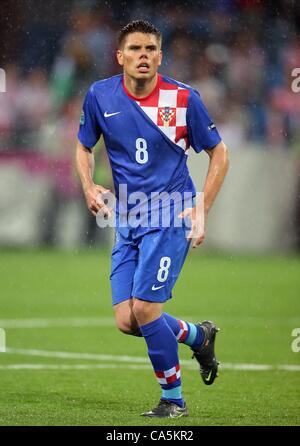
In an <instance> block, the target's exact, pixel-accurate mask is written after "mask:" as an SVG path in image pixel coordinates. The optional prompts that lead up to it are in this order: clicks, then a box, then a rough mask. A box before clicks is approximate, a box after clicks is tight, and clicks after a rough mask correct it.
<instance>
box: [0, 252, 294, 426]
mask: <svg viewBox="0 0 300 446" xmlns="http://www.w3.org/2000/svg"><path fill="white" fill-rule="evenodd" d="M0 263H1V298H0V328H1V327H2V328H3V329H5V333H6V347H7V352H6V353H0V425H110V426H112V425H114V426H118V425H123V426H125V425H128V426H137V425H156V426H157V425H162V426H163V425H167V426H172V425H176V426H184V425H189V426H197V425H200V426H201V425H299V424H300V352H298V353H295V352H293V351H292V348H291V344H292V341H293V340H294V338H293V337H292V331H293V329H294V328H296V327H299V328H300V299H299V296H300V292H299V291H300V259H299V258H297V257H243V256H226V255H212V254H209V253H207V252H205V251H201V248H200V249H199V252H191V253H190V254H189V256H188V259H187V261H186V263H185V266H184V269H183V271H182V273H181V275H180V278H179V280H178V282H177V284H176V287H175V289H174V297H173V299H172V300H170V301H169V302H168V303H167V304H166V307H165V309H166V311H168V312H169V313H171V314H173V315H175V316H177V317H180V318H188V319H190V320H193V321H198V320H203V319H212V320H214V321H215V322H216V323H217V325H218V326H219V327H220V328H221V331H220V333H219V334H218V337H217V344H216V350H217V356H218V358H219V360H220V361H221V364H223V367H222V368H221V369H220V374H219V378H218V379H217V380H216V382H215V384H214V385H213V386H205V385H204V384H203V383H202V381H201V380H200V376H199V373H198V369H197V367H196V364H195V363H194V360H192V359H191V352H190V350H189V349H188V347H186V346H185V345H180V346H179V352H180V358H181V359H182V381H183V392H184V398H185V399H186V401H187V405H188V408H189V412H190V416H189V417H188V418H184V419H183V418H180V419H177V420H159V419H153V420H151V419H144V418H142V417H140V415H139V414H140V412H142V411H143V410H145V409H149V408H151V407H153V406H154V405H156V404H157V402H158V400H159V396H160V390H159V386H158V384H157V382H156V380H155V377H154V374H153V372H152V369H151V367H150V363H149V362H148V359H147V352H146V347H145V343H144V341H143V339H141V338H133V337H130V336H125V335H122V334H121V333H119V332H118V331H117V329H116V328H115V326H114V322H113V318H112V308H111V301H110V285H109V269H110V255H109V253H107V252H101V251H100V250H99V251H97V250H89V251H77V252H59V251H55V250H53V251H2V253H1V254H0ZM299 345H300V342H299ZM58 352H60V354H59V353H58ZM89 354H90V355H89ZM126 356H127V358H126ZM128 357H129V358H128ZM291 365H295V366H297V367H295V368H294V369H293V370H289V369H288V367H287V366H291ZM259 366H263V367H261V369H260V368H259ZM282 366H283V367H282Z"/></svg>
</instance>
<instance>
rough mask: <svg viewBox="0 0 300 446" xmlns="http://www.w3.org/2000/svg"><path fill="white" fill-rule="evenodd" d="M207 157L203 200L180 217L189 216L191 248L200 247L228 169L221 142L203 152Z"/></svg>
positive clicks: (226, 151) (225, 153)
mask: <svg viewBox="0 0 300 446" xmlns="http://www.w3.org/2000/svg"><path fill="white" fill-rule="evenodd" d="M205 151H206V152H207V154H208V155H209V158H210V160H209V167H208V171H207V176H206V180H205V185H204V189H203V192H204V194H203V199H202V200H199V202H197V203H196V205H195V207H193V208H189V209H185V210H184V211H183V213H182V214H181V217H182V218H184V217H185V216H189V218H190V220H191V231H190V232H189V234H188V236H187V239H188V240H192V239H194V242H193V245H192V246H193V248H197V246H199V245H201V243H202V242H203V240H204V238H205V234H206V229H207V220H208V213H209V211H210V209H211V207H212V204H213V202H214V201H215V199H216V197H217V195H218V193H219V191H220V189H221V187H222V184H223V181H224V178H225V176H226V174H227V171H228V168H229V158H228V150H227V147H226V145H225V144H224V142H223V141H221V142H219V143H218V144H217V145H216V146H215V147H214V148H212V149H206V150H205Z"/></svg>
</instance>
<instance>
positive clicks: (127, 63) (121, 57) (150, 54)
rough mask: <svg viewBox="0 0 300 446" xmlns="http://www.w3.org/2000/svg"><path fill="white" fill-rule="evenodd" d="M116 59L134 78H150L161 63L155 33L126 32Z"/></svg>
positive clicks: (126, 72) (160, 54)
mask: <svg viewBox="0 0 300 446" xmlns="http://www.w3.org/2000/svg"><path fill="white" fill-rule="evenodd" d="M117 59H118V62H119V64H120V65H122V66H123V68H124V72H125V74H127V75H129V76H130V77H133V78H135V79H151V78H153V77H154V76H155V74H156V72H157V69H158V67H159V66H160V64H161V59H162V53H161V49H160V44H159V41H158V39H157V37H156V36H155V34H144V33H140V32H136V33H131V34H128V36H126V38H125V42H124V46H123V48H122V49H119V50H118V51H117Z"/></svg>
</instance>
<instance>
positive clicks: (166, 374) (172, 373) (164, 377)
mask: <svg viewBox="0 0 300 446" xmlns="http://www.w3.org/2000/svg"><path fill="white" fill-rule="evenodd" d="M155 375H156V378H157V381H158V382H159V384H171V383H172V382H174V381H176V379H179V378H180V365H179V364H177V365H176V366H175V367H172V368H171V369H169V370H165V371H163V372H155Z"/></svg>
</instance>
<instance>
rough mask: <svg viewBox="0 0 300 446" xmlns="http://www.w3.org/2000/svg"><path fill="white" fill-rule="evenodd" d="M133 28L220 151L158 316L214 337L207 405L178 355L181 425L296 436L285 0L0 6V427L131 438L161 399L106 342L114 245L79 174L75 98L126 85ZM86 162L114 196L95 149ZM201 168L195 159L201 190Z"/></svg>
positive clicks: (291, 97)
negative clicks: (79, 429)
mask: <svg viewBox="0 0 300 446" xmlns="http://www.w3.org/2000/svg"><path fill="white" fill-rule="evenodd" d="M138 18H144V19H148V20H151V21H152V22H153V23H154V24H155V25H157V27H158V28H159V29H160V30H161V31H162V33H163V53H164V61H163V65H162V67H161V70H160V72H162V73H166V74H168V75H169V76H171V77H174V78H176V79H179V80H181V81H183V82H186V83H188V84H190V85H192V86H193V87H195V88H197V89H198V90H199V91H200V93H201V95H202V97H203V100H204V102H205V104H206V105H207V108H208V109H209V111H210V114H211V115H212V116H213V117H214V120H215V123H216V125H217V127H218V129H219V131H220V134H221V135H222V137H223V139H224V141H225V143H226V144H227V145H228V147H229V149H230V159H231V167H230V171H229V174H228V177H227V178H226V181H225V184H224V187H223V189H222V191H221V193H220V195H219V197H218V199H217V201H216V203H215V205H214V208H213V210H212V211H211V215H210V220H209V228H208V234H207V239H206V241H205V243H204V245H203V247H202V246H201V248H200V249H199V250H198V251H196V252H193V253H191V254H190V256H189V258H188V261H187V263H186V266H185V268H184V270H183V272H182V276H181V278H180V280H179V282H178V284H177V285H176V289H175V296H176V298H175V299H173V301H171V302H170V303H169V304H168V311H170V312H172V313H174V314H177V315H178V316H180V317H187V318H188V317H189V318H192V319H193V320H198V318H200V319H203V318H207V317H209V318H212V319H216V321H217V323H218V324H219V325H220V326H221V327H222V328H223V331H222V335H220V346H219V349H220V356H221V360H222V363H223V370H222V369H221V370H222V373H221V374H222V378H220V380H219V382H218V383H217V384H216V386H215V387H214V388H213V389H207V388H205V389H203V388H202V387H200V383H199V385H198V383H195V377H196V373H197V372H196V371H195V370H196V369H195V368H193V364H190V362H189V361H190V360H189V355H188V353H187V351H186V350H183V349H182V357H183V365H184V367H186V372H184V383H185V384H184V385H185V387H184V388H185V389H186V397H187V399H188V401H189V407H190V408H191V412H192V414H193V415H192V417H191V418H189V419H188V424H190V425H193V424H195V425H197V424H281V423H282V424H299V414H300V402H299V388H300V386H299V384H300V380H299V373H300V372H299V370H300V365H299V364H300V363H299V354H300V353H296V352H293V351H292V349H291V343H292V341H293V339H294V338H293V336H292V331H293V330H294V329H295V328H297V327H300V313H299V311H300V308H299V282H300V279H299V254H298V251H299V248H300V232H299V228H300V200H299V193H300V182H299V174H300V92H298V93H296V92H294V91H293V90H292V87H291V85H292V82H293V80H294V78H293V76H292V70H293V69H294V68H297V67H300V36H299V33H300V7H299V2H296V1H284V0H282V1H276V2H268V1H266V2H262V1H254V0H227V1H226V0H224V1H209V2H204V1H198V2H195V1H193V2H191V1H186V2H176V1H174V2H167V1H160V2H155V3H153V4H148V2H142V1H124V2H117V1H111V2H109V1H108V2H101V1H69V2H67V3H62V2H60V1H58V0H51V1H48V2H39V1H35V0H26V1H25V2H24V1H20V0H18V1H15V2H14V3H13V5H12V2H10V1H8V0H3V1H2V2H1V15H0V41H1V52H0V67H1V68H3V69H4V70H5V73H6V92H5V93H0V209H1V218H0V246H1V253H0V262H1V298H0V328H2V329H4V330H5V334H6V345H7V353H3V354H2V353H0V375H1V386H2V397H1V399H0V424H132V425H136V424H137V423H141V422H142V421H141V420H139V418H138V417H136V413H138V412H139V411H142V410H143V409H144V408H145V407H144V406H145V404H146V405H150V406H151V404H153V403H154V401H153V399H152V398H153V395H154V394H156V393H157V397H158V395H159V394H158V389H157V387H156V384H155V382H154V379H153V377H152V374H151V373H152V372H151V369H150V368H149V366H148V365H147V359H146V351H145V348H144V346H142V345H141V343H140V342H139V340H137V339H129V338H126V337H125V336H121V335H120V334H118V333H117V331H116V329H115V328H114V324H113V320H112V312H111V307H110V290H109V282H108V275H109V267H110V259H109V249H110V245H111V241H112V233H111V231H110V230H100V229H99V228H97V226H96V224H95V220H94V219H93V218H92V217H91V216H89V214H88V212H87V210H86V208H85V203H84V200H83V198H82V194H81V190H80V186H79V182H78V179H77V177H76V173H75V169H74V147H75V142H76V133H77V128H78V120H79V116H80V111H81V104H82V99H83V97H84V94H85V92H86V90H87V88H88V86H89V85H90V84H91V83H92V82H93V81H94V80H96V79H99V78H103V77H108V76H110V75H113V74H116V73H119V72H120V68H119V67H118V66H117V64H116V60H115V57H114V55H113V53H114V50H115V45H116V43H115V37H116V33H117V31H118V30H119V28H120V27H121V26H122V25H124V24H126V23H127V22H128V21H129V20H131V19H138ZM95 153H96V161H97V167H96V172H95V176H96V181H97V182H98V183H100V184H103V185H105V186H107V187H111V175H110V171H109V168H108V163H107V159H106V156H105V150H104V147H103V143H102V142H100V143H99V144H98V146H97V148H96V152H95ZM207 158H208V157H206V156H205V155H203V154H201V155H200V156H199V155H198V156H197V155H195V154H191V157H190V161H189V163H190V168H191V172H192V176H193V178H194V179H195V182H196V184H197V187H198V190H201V188H202V186H203V182H204V175H205V172H206V168H207V163H208V160H207ZM195 318H196V319H195ZM124 354H125V355H127V354H128V355H129V356H130V358H131V359H130V360H128V359H127V360H126V358H125V357H124V356H122V355H124ZM120 370H121V372H122V373H121V374H120ZM2 383H3V384H2ZM133 383H134V385H133ZM124 389H126V391H124ZM136 390H138V392H137V394H140V395H141V398H140V399H139V400H138V401H136V399H134V395H135V393H136ZM245 390H246V392H245ZM162 423H163V422H162Z"/></svg>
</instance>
